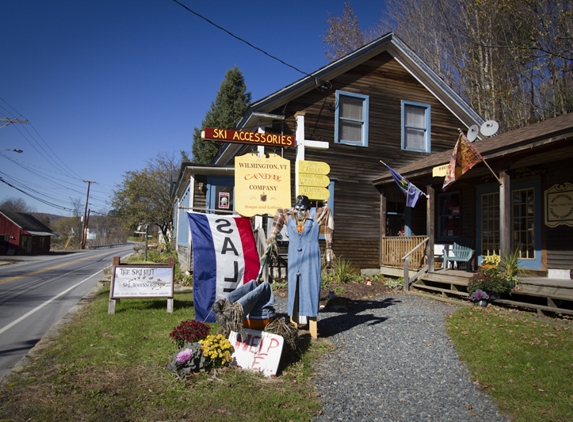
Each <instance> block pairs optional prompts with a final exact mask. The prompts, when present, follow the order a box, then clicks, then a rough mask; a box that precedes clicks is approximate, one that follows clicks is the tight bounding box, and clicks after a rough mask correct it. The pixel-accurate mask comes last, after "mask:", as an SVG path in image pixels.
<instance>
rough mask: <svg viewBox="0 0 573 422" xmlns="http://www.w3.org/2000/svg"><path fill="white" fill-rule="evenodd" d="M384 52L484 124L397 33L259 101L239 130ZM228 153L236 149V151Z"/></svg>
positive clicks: (457, 111)
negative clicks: (263, 114) (264, 114)
mask: <svg viewBox="0 0 573 422" xmlns="http://www.w3.org/2000/svg"><path fill="white" fill-rule="evenodd" d="M383 52H388V53H389V54H391V55H392V57H393V58H394V59H395V60H397V61H398V62H399V63H400V64H401V65H402V66H403V67H404V68H405V69H406V70H408V72H410V73H411V74H412V75H413V76H414V77H415V78H416V79H417V80H418V81H419V82H420V83H421V84H422V85H424V87H425V88H426V89H427V90H428V91H430V92H431V93H432V94H433V95H434V96H435V97H436V98H437V99H438V100H440V101H441V102H442V104H444V106H445V107H446V108H448V110H450V111H451V112H452V113H453V114H454V115H455V116H456V117H457V118H458V119H459V120H460V122H463V124H464V125H466V127H470V126H471V125H473V124H478V125H481V124H482V123H483V122H484V119H483V118H482V117H481V116H480V115H479V114H478V113H477V112H476V111H475V110H474V109H473V108H471V107H470V106H469V105H468V104H467V103H466V102H465V101H464V100H463V99H462V98H461V97H460V96H459V95H458V94H457V93H456V92H455V91H454V90H453V89H451V88H450V87H449V86H448V85H447V84H446V83H445V82H444V81H443V80H442V79H441V78H440V77H439V76H438V75H437V74H436V73H435V72H434V71H433V70H432V69H431V68H430V67H429V66H428V65H427V64H425V63H424V62H423V61H422V60H421V59H420V58H419V57H418V55H417V54H416V53H415V52H414V51H413V50H411V49H410V48H409V47H408V46H407V45H406V44H405V43H404V42H403V41H402V40H400V38H398V37H397V36H396V35H394V33H392V32H389V33H388V34H386V35H383V36H381V37H380V38H377V39H375V40H374V41H372V42H370V43H368V44H366V45H364V46H363V47H361V48H359V49H358V50H356V51H354V52H352V53H350V54H348V55H346V56H344V57H341V58H340V59H338V60H335V61H333V62H331V63H329V64H327V65H326V66H323V67H321V68H320V69H318V70H316V71H315V72H313V73H310V74H308V75H307V76H305V77H303V78H301V79H299V80H297V81H295V82H293V83H292V84H290V85H287V86H285V87H284V88H281V89H279V90H278V91H276V92H274V93H272V94H270V95H268V96H266V97H264V98H262V99H261V100H258V101H255V102H254V103H252V104H251V105H250V107H249V109H248V110H247V112H246V113H245V114H244V116H243V118H242V119H241V121H240V122H239V124H238V125H237V128H238V129H243V128H244V127H246V126H250V123H251V121H252V120H253V119H254V120H257V118H260V116H261V113H270V112H272V111H273V110H275V109H276V108H278V107H281V106H283V105H284V104H286V103H288V102H290V101H292V100H294V99H296V98H298V97H300V96H302V95H304V94H306V93H307V92H309V91H311V90H313V89H316V88H317V87H320V86H323V85H328V83H329V82H328V81H329V80H332V79H334V78H336V77H338V76H340V75H342V74H344V73H346V72H348V71H350V70H351V69H353V68H355V67H357V66H359V65H361V64H362V63H364V62H366V61H368V60H370V59H371V58H373V57H375V56H377V55H379V54H381V53H383ZM242 146H243V145H241V144H225V145H224V147H223V149H222V151H221V152H220V153H219V155H218V157H217V158H216V159H215V161H214V162H215V163H218V164H223V163H225V162H227V160H229V159H230V158H231V157H232V156H233V152H236V151H238V150H239V149H240V148H241V147H242ZM227 150H233V152H230V151H227Z"/></svg>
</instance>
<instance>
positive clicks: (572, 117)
mask: <svg viewBox="0 0 573 422" xmlns="http://www.w3.org/2000/svg"><path fill="white" fill-rule="evenodd" d="M572 139H573V113H568V114H563V115H561V116H558V117H555V118H552V119H547V120H544V121H542V122H539V123H535V124H533V125H529V126H525V127H522V128H519V129H516V130H512V131H510V132H506V133H503V134H501V135H497V136H492V137H490V138H487V139H484V140H482V141H479V142H476V143H475V147H476V148H477V150H478V151H479V152H480V153H481V155H482V156H483V157H484V158H485V159H486V161H487V160H488V159H494V158H499V157H503V156H506V155H509V154H512V153H517V152H520V151H524V150H534V149H535V148H537V147H541V146H543V145H547V144H550V143H553V142H559V141H562V142H571V140H572ZM452 152H453V149H452V150H450V151H444V152H439V153H435V154H432V155H430V156H429V157H427V158H424V159H421V160H418V161H416V162H414V163H411V164H408V165H406V166H404V167H400V168H397V169H395V170H396V171H397V172H398V173H400V174H401V175H402V176H404V177H406V178H412V177H417V176H424V175H427V174H430V173H432V169H433V168H434V167H436V166H441V165H444V164H448V163H449V162H450V158H451V156H452ZM532 152H533V151H532ZM381 173H384V174H383V176H381V177H379V178H376V179H374V180H373V181H372V182H373V183H374V185H385V184H389V183H394V179H393V178H392V175H391V174H390V172H388V171H382V172H381Z"/></svg>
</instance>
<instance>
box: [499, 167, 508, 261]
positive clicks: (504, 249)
mask: <svg viewBox="0 0 573 422" xmlns="http://www.w3.org/2000/svg"><path fill="white" fill-rule="evenodd" d="M499 179H500V180H501V185H500V187H499V231H500V232H499V248H500V251H499V256H500V258H502V259H503V258H504V257H505V256H507V254H508V253H509V251H510V250H511V186H510V177H509V174H507V172H506V171H505V170H504V171H500V172H499Z"/></svg>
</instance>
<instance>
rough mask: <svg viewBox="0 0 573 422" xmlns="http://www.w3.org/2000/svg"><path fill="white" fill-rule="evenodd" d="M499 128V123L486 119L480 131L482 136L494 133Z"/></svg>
mask: <svg viewBox="0 0 573 422" xmlns="http://www.w3.org/2000/svg"><path fill="white" fill-rule="evenodd" d="M498 129H499V123H497V122H496V121H495V120H487V121H486V122H485V123H484V124H483V125H481V128H480V132H481V134H482V135H483V136H492V135H495V134H496V132H497V130H498Z"/></svg>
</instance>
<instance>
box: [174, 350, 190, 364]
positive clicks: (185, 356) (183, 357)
mask: <svg viewBox="0 0 573 422" xmlns="http://www.w3.org/2000/svg"><path fill="white" fill-rule="evenodd" d="M192 356H193V351H192V350H191V349H185V350H182V351H180V352H179V353H177V357H176V358H175V362H177V363H179V364H181V363H185V362H187V361H188V360H189V359H191V357H192Z"/></svg>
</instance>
